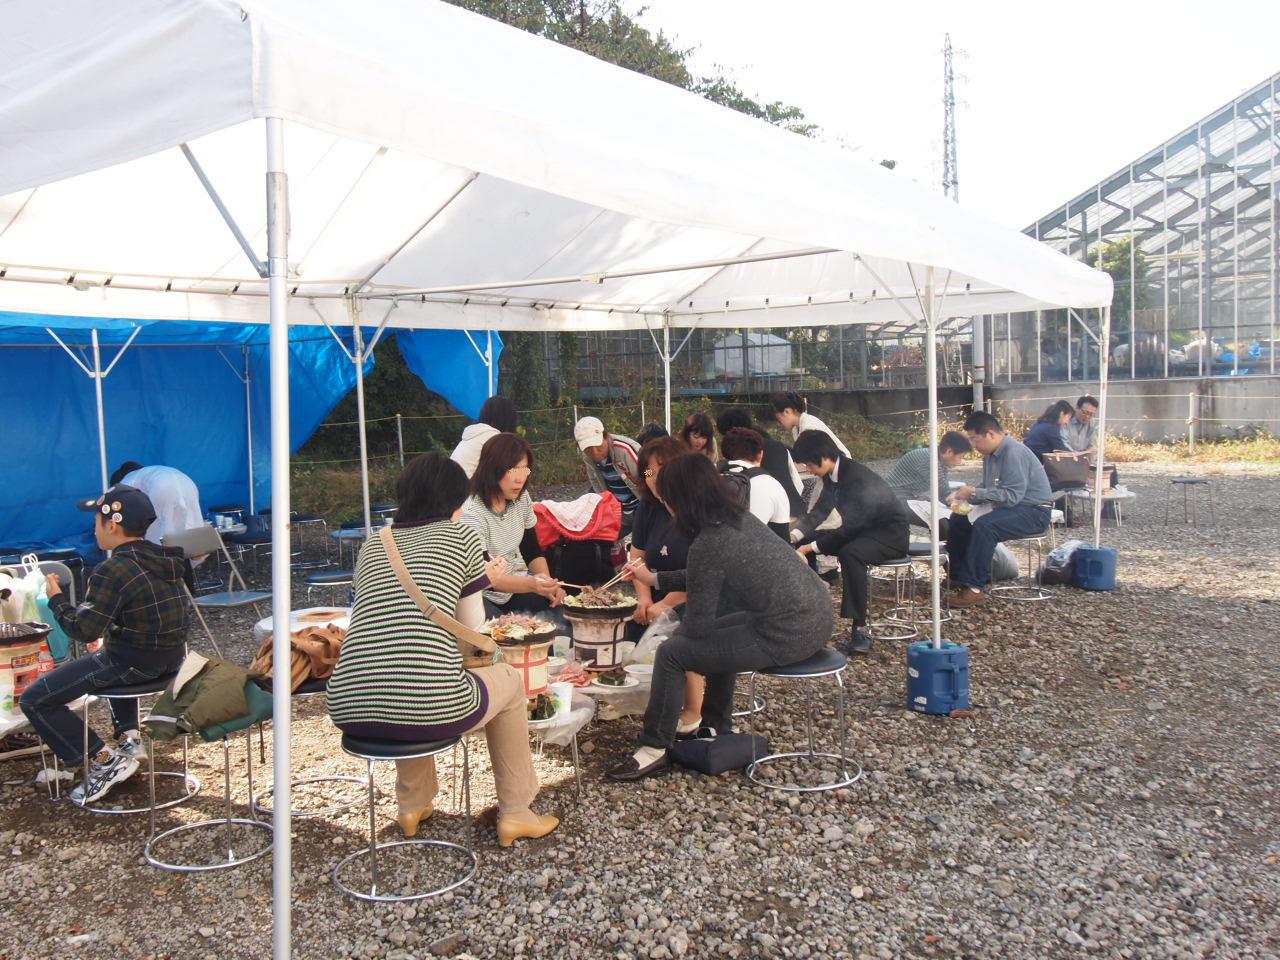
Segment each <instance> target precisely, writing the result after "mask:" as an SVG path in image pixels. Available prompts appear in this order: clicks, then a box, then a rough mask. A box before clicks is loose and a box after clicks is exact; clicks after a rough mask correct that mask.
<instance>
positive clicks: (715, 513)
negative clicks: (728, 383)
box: [607, 454, 835, 780]
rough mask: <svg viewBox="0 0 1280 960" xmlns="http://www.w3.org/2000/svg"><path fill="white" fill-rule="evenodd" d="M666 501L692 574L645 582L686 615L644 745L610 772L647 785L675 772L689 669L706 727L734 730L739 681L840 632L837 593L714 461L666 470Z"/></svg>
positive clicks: (682, 461)
mask: <svg viewBox="0 0 1280 960" xmlns="http://www.w3.org/2000/svg"><path fill="white" fill-rule="evenodd" d="M658 495H659V496H660V497H661V498H662V500H663V502H664V503H665V504H666V505H667V507H668V508H669V509H670V510H671V513H672V516H673V517H674V518H675V523H676V525H677V526H678V527H679V528H680V529H681V530H682V531H683V532H684V533H685V535H686V536H687V537H688V538H689V540H690V547H689V566H688V568H687V569H686V570H683V571H675V572H671V573H663V574H661V575H660V576H658V577H653V575H652V574H651V573H650V572H649V571H648V569H647V568H645V567H643V566H640V565H636V566H635V567H634V568H633V569H634V572H635V575H636V576H637V577H638V578H642V579H644V580H645V581H646V582H653V583H656V584H657V585H658V586H659V587H661V588H662V589H664V590H685V591H686V592H687V594H688V599H687V600H686V602H685V610H684V617H683V619H682V621H681V623H680V626H679V627H677V628H676V630H675V632H674V633H673V634H672V635H671V637H670V638H668V639H667V640H666V642H664V643H663V644H662V646H661V647H659V648H658V654H657V656H656V657H655V660H654V666H653V691H652V693H651V694H650V696H649V707H648V709H647V710H646V711H645V715H644V731H643V733H642V734H641V736H640V743H641V746H640V748H639V749H638V750H637V751H636V752H635V754H634V755H633V756H631V757H628V758H627V759H626V760H625V761H623V762H622V763H620V764H618V765H617V766H615V767H613V768H612V769H611V770H609V771H608V774H607V775H608V776H609V777H610V778H611V779H614V780H639V779H641V778H643V777H647V776H649V775H651V774H654V773H657V772H658V771H660V770H663V769H665V768H666V767H668V766H670V760H669V759H668V757H667V747H669V746H670V745H671V743H672V741H673V740H675V736H676V723H677V721H678V719H679V716H680V708H681V705H682V704H683V702H684V676H685V673H686V672H693V673H700V674H703V675H704V676H705V677H706V680H707V687H706V694H705V697H704V700H703V705H702V724H703V726H708V727H713V728H714V729H715V730H717V731H728V730H729V729H731V727H732V722H731V720H730V716H731V714H732V712H733V688H734V681H735V679H736V676H737V674H739V673H741V672H743V671H750V670H762V669H764V668H766V667H774V666H780V665H782V664H787V663H796V662H798V661H800V660H804V659H806V658H808V657H810V656H812V655H813V654H815V653H817V652H818V650H820V649H821V648H822V647H823V646H825V645H826V643H827V641H828V640H830V639H831V633H832V631H833V629H834V628H835V616H834V613H833V611H832V609H831V595H830V593H829V592H828V591H827V586H826V584H824V583H823V582H822V581H821V580H820V579H819V578H818V575H817V574H815V573H814V572H813V571H812V570H810V569H809V567H808V566H807V565H806V564H805V563H804V562H803V561H801V560H800V559H799V558H798V557H797V556H796V554H795V551H794V550H792V549H791V548H790V547H789V546H788V545H787V544H786V543H784V542H783V541H782V539H781V538H779V537H778V536H777V535H776V534H774V533H773V531H771V530H770V529H769V528H768V527H766V526H765V525H764V524H763V523H761V522H760V521H759V520H757V519H756V518H755V517H753V516H751V515H750V514H749V513H747V512H746V511H745V510H743V508H742V507H741V506H740V505H739V503H738V502H737V500H736V499H735V497H734V495H733V493H732V492H731V491H730V490H729V489H728V487H727V485H726V483H725V481H724V480H723V479H722V478H721V477H720V475H719V474H718V473H717V472H716V469H715V467H713V466H712V465H711V463H710V461H708V460H707V459H706V458H705V457H703V456H701V455H700V454H685V455H683V456H680V457H677V458H676V459H674V460H672V461H671V462H670V463H667V464H665V465H664V466H663V468H662V473H660V474H659V475H658Z"/></svg>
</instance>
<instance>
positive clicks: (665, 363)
mask: <svg viewBox="0 0 1280 960" xmlns="http://www.w3.org/2000/svg"><path fill="white" fill-rule="evenodd" d="M686 339H687V338H686ZM662 382H663V395H664V400H665V408H664V412H665V416H666V426H667V433H670V432H671V319H670V318H669V317H663V318H662Z"/></svg>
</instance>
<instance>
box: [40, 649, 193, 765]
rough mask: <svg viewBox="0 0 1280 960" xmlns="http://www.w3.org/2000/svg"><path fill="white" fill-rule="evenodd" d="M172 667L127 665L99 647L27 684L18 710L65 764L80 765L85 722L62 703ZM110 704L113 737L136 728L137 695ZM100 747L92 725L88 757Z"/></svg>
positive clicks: (137, 681)
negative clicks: (155, 667)
mask: <svg viewBox="0 0 1280 960" xmlns="http://www.w3.org/2000/svg"><path fill="white" fill-rule="evenodd" d="M172 672H173V668H172V667H164V668H161V669H158V670H156V671H154V672H150V671H148V670H146V669H141V668H138V667H131V666H128V665H126V664H123V663H120V662H119V661H117V660H113V659H112V658H111V657H110V656H109V655H108V654H107V652H106V651H105V650H99V651H98V652H97V653H91V654H89V655H88V656H84V657H77V658H76V659H74V660H72V661H70V662H69V663H64V664H63V665H62V666H60V667H58V668H57V669H55V670H54V671H53V672H52V673H47V674H45V675H44V676H43V677H41V678H40V679H39V680H37V681H36V682H35V683H33V684H31V685H30V686H29V687H27V689H26V690H25V691H23V693H22V700H21V705H22V712H23V713H25V714H26V715H27V719H28V720H30V721H31V726H32V727H33V728H35V731H36V733H37V734H39V735H40V739H41V740H43V741H44V742H45V743H47V744H48V745H49V749H50V750H52V751H53V752H54V753H56V754H57V755H58V759H59V760H61V761H62V762H63V763H65V764H67V766H71V767H74V766H78V765H79V764H80V763H82V762H83V761H84V721H83V720H81V718H80V717H78V716H77V715H76V714H75V713H73V712H72V711H71V710H69V709H67V706H66V705H67V704H68V703H71V702H72V701H74V700H78V699H80V698H81V697H83V696H84V695H85V694H90V695H92V694H94V693H96V692H97V691H99V690H105V689H107V688H109V687H122V686H127V685H129V684H133V683H142V682H143V681H145V680H154V679H155V678H156V677H159V676H163V675H164V674H166V673H172ZM110 704H111V717H112V720H113V721H114V726H115V735H116V736H117V737H118V736H120V734H122V733H124V731H126V730H136V729H138V701H137V700H111V701H110ZM102 748H103V743H102V739H101V738H100V737H99V736H98V735H97V734H96V733H94V732H93V731H92V730H90V731H89V756H94V755H95V754H97V753H98V752H100V751H101V750H102Z"/></svg>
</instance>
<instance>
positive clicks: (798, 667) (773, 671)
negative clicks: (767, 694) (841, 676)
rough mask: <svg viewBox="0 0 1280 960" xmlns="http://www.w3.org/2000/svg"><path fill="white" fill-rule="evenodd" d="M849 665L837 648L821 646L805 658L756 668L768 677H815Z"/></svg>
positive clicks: (847, 659) (846, 658)
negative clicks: (781, 664) (778, 665)
mask: <svg viewBox="0 0 1280 960" xmlns="http://www.w3.org/2000/svg"><path fill="white" fill-rule="evenodd" d="M848 665H849V658H848V657H846V656H845V655H844V654H843V653H841V652H840V651H839V650H832V649H831V648H830V647H823V648H822V649H821V650H819V651H818V652H817V653H815V654H814V655H813V656H812V657H810V658H809V659H807V660H801V661H799V662H798V663H788V664H785V665H783V666H781V667H767V668H765V669H764V670H758V671H756V672H757V673H763V674H766V675H768V676H770V677H816V676H822V675H823V674H827V673H835V672H836V671H837V670H843V669H844V668H845V667H847V666H848Z"/></svg>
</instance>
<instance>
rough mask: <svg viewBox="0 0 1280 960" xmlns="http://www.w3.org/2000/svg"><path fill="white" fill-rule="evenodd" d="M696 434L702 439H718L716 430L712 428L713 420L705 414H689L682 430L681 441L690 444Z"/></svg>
mask: <svg viewBox="0 0 1280 960" xmlns="http://www.w3.org/2000/svg"><path fill="white" fill-rule="evenodd" d="M695 433H696V434H697V435H698V436H700V437H706V438H707V440H714V439H715V438H716V431H715V428H714V427H713V426H711V418H710V417H708V416H707V415H706V414H705V413H691V414H689V416H688V418H687V419H686V420H685V422H684V426H683V427H682V428H681V430H680V439H681V440H683V441H684V442H685V443H689V438H690V437H691V436H693V435H694V434H695Z"/></svg>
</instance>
